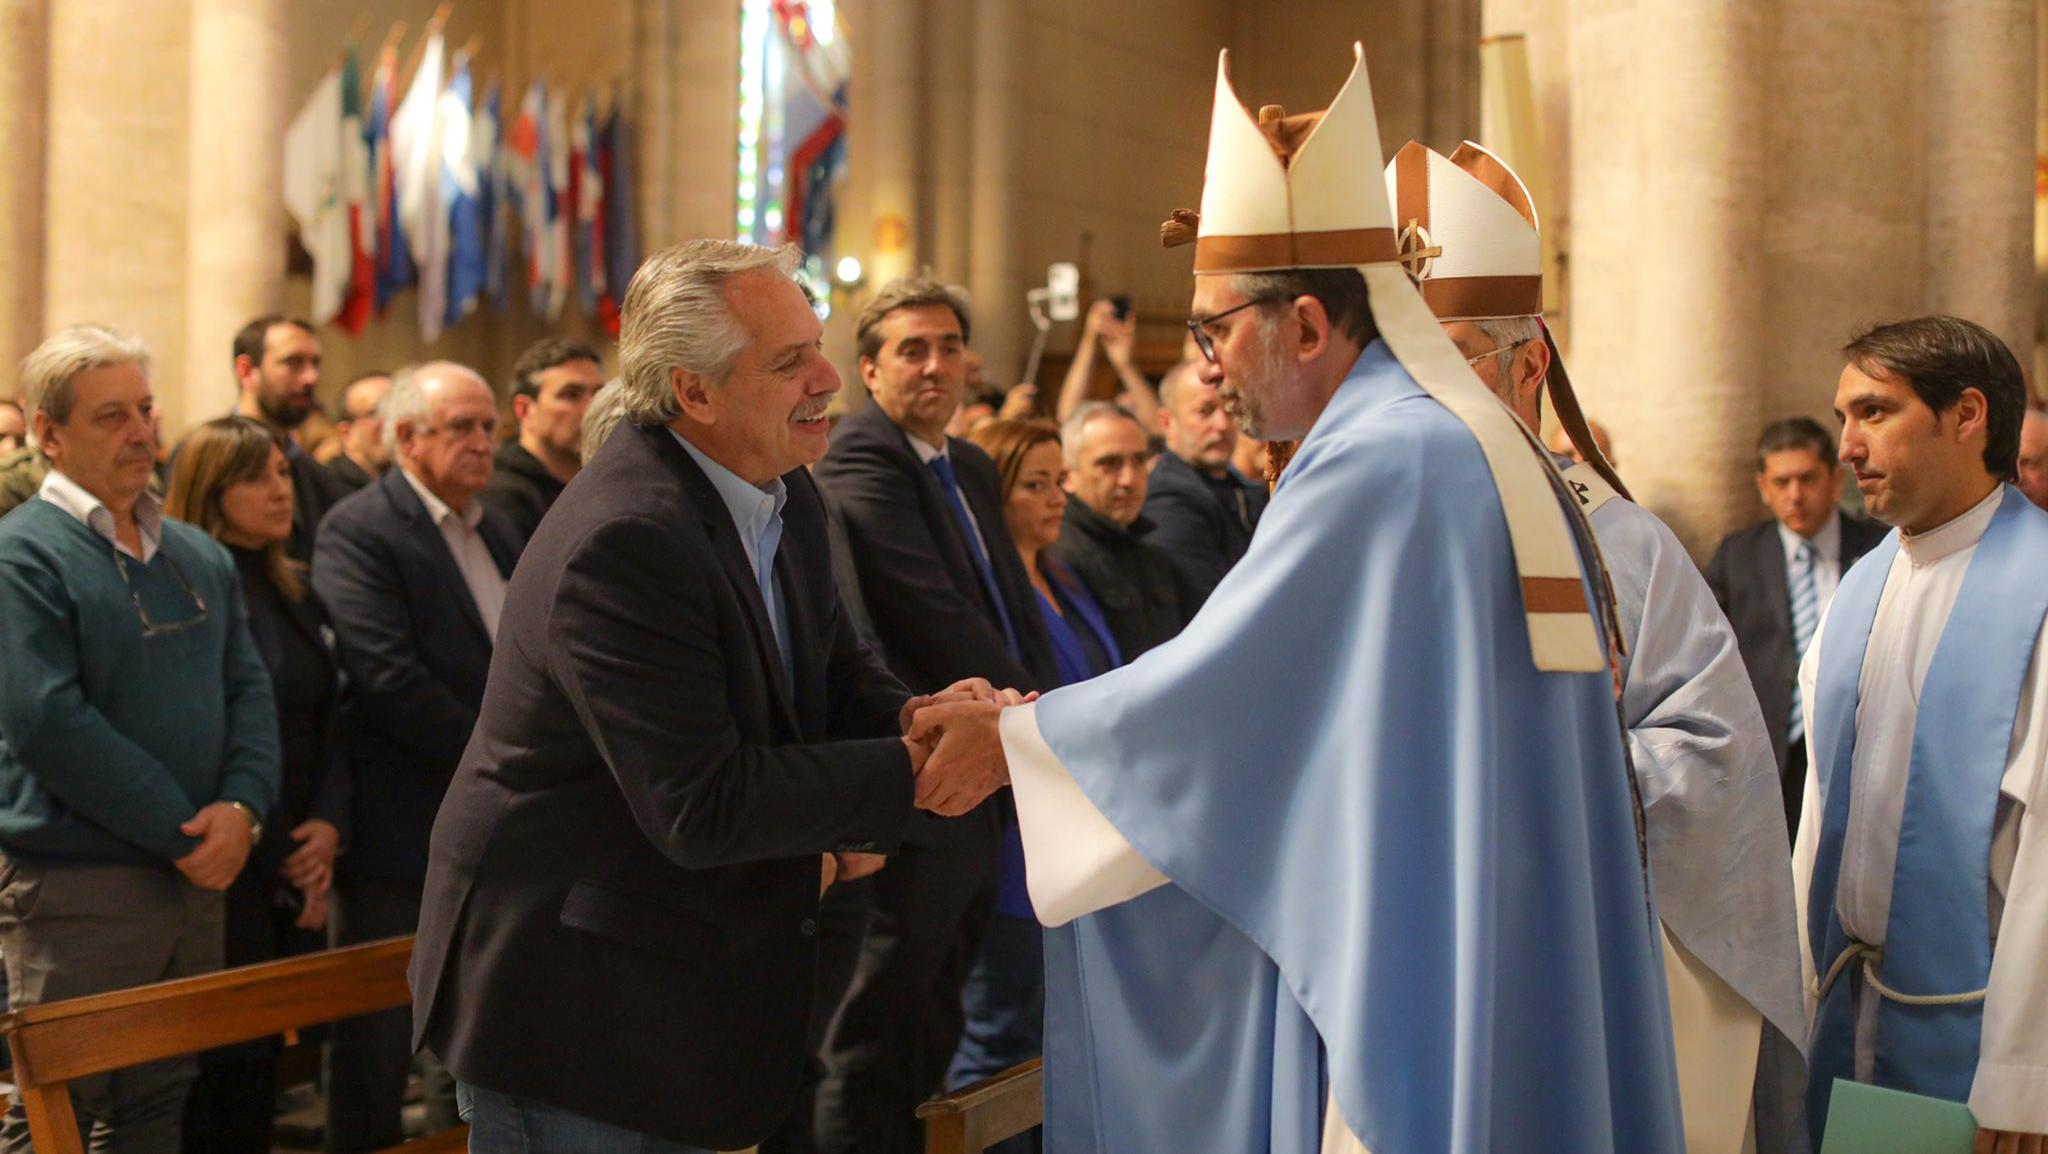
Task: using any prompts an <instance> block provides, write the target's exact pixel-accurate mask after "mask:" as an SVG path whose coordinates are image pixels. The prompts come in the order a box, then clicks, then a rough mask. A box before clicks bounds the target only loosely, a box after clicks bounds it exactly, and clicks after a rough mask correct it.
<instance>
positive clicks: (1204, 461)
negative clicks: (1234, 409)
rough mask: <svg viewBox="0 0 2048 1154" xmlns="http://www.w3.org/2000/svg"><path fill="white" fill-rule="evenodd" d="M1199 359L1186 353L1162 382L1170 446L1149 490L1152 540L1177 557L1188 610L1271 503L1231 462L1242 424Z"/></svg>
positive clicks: (1163, 427) (1162, 424) (1247, 542)
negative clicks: (1202, 371) (1201, 369)
mask: <svg viewBox="0 0 2048 1154" xmlns="http://www.w3.org/2000/svg"><path fill="white" fill-rule="evenodd" d="M1195 366H1196V362H1193V361H1183V362H1182V363H1180V364H1178V365H1175V366H1174V367H1173V368H1172V369H1171V370H1169V371H1168V372H1167V374H1166V377H1165V379H1163V380H1162V381H1160V382H1159V429H1160V432H1162V433H1163V434H1165V436H1166V452H1164V453H1162V454H1160V457H1159V461H1158V463H1157V464H1155V465H1154V466H1153V467H1152V479H1151V485H1150V489H1149V492H1148V495H1147V496H1146V498H1145V517H1146V519H1147V520H1149V521H1151V522H1152V526H1153V528H1152V537H1151V541H1152V543H1153V544H1154V545H1157V546H1159V547H1160V548H1161V549H1164V550H1166V553H1167V555H1168V556H1169V557H1172V558H1173V562H1174V565H1175V566H1176V567H1177V568H1178V570H1179V572H1180V575H1181V601H1182V607H1183V608H1184V609H1185V610H1186V612H1187V615H1188V616H1189V617H1193V616H1194V615H1195V611H1196V610H1197V609H1200V608H1201V607H1202V603H1203V602H1204V601H1207V600H1208V599H1209V594H1210V593H1211V592H1212V591H1214V590H1215V588H1216V586H1217V584H1218V583H1220V582H1221V581H1222V580H1223V575H1224V574H1226V573H1228V572H1230V567H1231V566H1232V565H1235V564H1237V559H1238V558H1239V557H1242V556H1244V551H1245V550H1246V549H1249V548H1251V543H1252V529H1253V528H1254V527H1255V526H1257V525H1258V523H1259V514H1261V513H1263V512H1265V510H1266V487H1265V486H1264V485H1263V484H1255V483H1253V482H1252V481H1250V480H1247V479H1246V478H1245V476H1244V474H1242V473H1240V472H1238V471H1237V469H1236V467H1235V466H1233V465H1232V464H1231V463H1230V454H1231V451H1232V450H1233V449H1235V448H1236V447H1237V436H1238V433H1237V426H1235V425H1233V424H1232V423H1231V421H1230V416H1229V414H1227V413H1225V412H1224V411H1223V402H1222V400H1221V399H1220V398H1218V397H1217V395H1216V386H1214V385H1211V384H1208V383H1205V382H1204V381H1203V380H1202V378H1201V374H1199V373H1197V372H1196V371H1195Z"/></svg>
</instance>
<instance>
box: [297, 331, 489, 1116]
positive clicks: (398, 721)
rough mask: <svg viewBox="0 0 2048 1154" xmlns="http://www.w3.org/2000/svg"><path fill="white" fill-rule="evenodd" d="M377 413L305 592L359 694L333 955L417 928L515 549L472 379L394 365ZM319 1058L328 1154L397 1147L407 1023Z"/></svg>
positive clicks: (372, 1029) (482, 393)
mask: <svg viewBox="0 0 2048 1154" xmlns="http://www.w3.org/2000/svg"><path fill="white" fill-rule="evenodd" d="M380 412H381V415H382V417H383V419H384V430H383V432H384V446H385V448H386V450H387V451H388V452H389V454H390V457H391V462H392V466H393V467H392V468H391V469H390V470H388V471H387V472H385V474H384V475H383V476H382V477H380V478H378V479H377V480H376V481H374V482H372V483H371V484H370V485H369V486H367V487H366V488H364V489H362V490H361V491H359V492H357V493H355V494H353V495H351V496H349V497H348V498H346V499H345V500H343V501H342V502H341V503H340V504H338V505H336V506H335V507H334V509H333V511H332V512H330V513H328V515H327V519H326V520H325V521H323V522H321V526H320V536H319V538H318V540H317V542H316V543H315V546H314V554H313V588H314V589H315V590H316V591H317V592H318V593H319V594H320V599H321V600H322V601H323V602H325V603H326V606H327V611H328V613H329V615H330V616H332V617H333V619H334V630H335V632H336V633H337V634H338V635H339V636H340V640H341V656H342V662H343V664H344V665H345V666H346V668H347V670H348V676H349V681H350V683H351V684H352V685H353V686H354V688H355V706H356V714H355V724H354V725H352V726H351V727H350V731H349V735H348V737H349V742H350V747H349V754H350V758H351V761H352V762H353V764H354V767H355V789H356V797H355V819H356V826H355V830H354V834H353V840H352V842H351V844H350V846H349V851H348V853H347V854H346V855H344V856H343V858H342V860H341V864H340V870H339V874H338V876H337V878H336V881H335V890H334V892H335V906H334V912H335V921H336V924H337V930H336V933H337V936H338V943H339V944H341V945H348V944H351V943H355V942H366V941H372V940H375V939H377V938H387V937H392V936H394V935H399V934H409V933H412V932H413V929H414V927H416V926H417V925H418V924H419V914H420V894H421V890H422V886H423V883H424V882H425V879H426V874H427V841H428V837H429V835H430V834H431V833H432V831H433V826H434V814H435V812H436V811H438V810H439V809H440V807H441V794H442V792H443V791H444V790H445V789H446V788H447V784H448V780H449V778H450V777H451V776H452V775H453V774H454V772H455V769H456V765H457V763H459V762H460V761H461V760H462V750H463V747H464V746H465V745H467V744H468V743H469V731H470V730H471V729H472V728H474V727H475V725H476V718H477V712H478V710H479V708H480V707H481V706H482V704H483V696H484V677H485V674H486V673H487V672H488V671H489V669H490V664H491V645H492V641H493V640H494V638H496V636H497V632H498V611H499V609H500V608H501V607H502V606H503V605H504V603H505V583H506V580H507V579H508V578H509V577H510V576H511V574H512V563H513V561H514V560H515V559H516V558H517V557H518V555H519V545H520V538H519V534H518V531H517V530H516V529H514V528H513V527H512V526H511V524H510V523H508V522H507V521H506V520H505V519H504V518H503V516H502V515H500V514H498V513H497V512H495V511H493V510H492V509H490V508H488V507H487V506H485V505H484V503H483V502H482V501H481V500H479V499H478V496H477V495H478V494H479V493H481V492H482V491H483V488H484V486H485V485H486V484H488V483H489V482H490V479H491V472H492V461H491V449H492V446H493V444H494V443H495V442H494V441H493V434H495V433H496V431H497V424H498V399H497V397H496V395H495V394H493V393H492V392H491V387H490V386H489V385H488V384H485V383H484V380H483V378H482V377H480V376H478V375H477V374H476V373H475V372H474V371H473V370H471V369H469V368H466V367H464V366H462V365H458V364H454V363H452V362H449V361H435V362H432V363H429V364H424V365H418V366H415V367H412V368H408V369H401V370H400V371H399V372H398V374H397V376H396V377H394V378H393V379H392V382H391V391H390V393H389V394H387V395H386V396H385V398H384V403H383V405H382V406H380ZM331 1061H332V1078H331V1086H330V1090H329V1099H328V1118H329V1122H328V1145H327V1148H328V1149H329V1150H331V1151H354V1150H381V1149H383V1148H385V1147H387V1146H396V1145H398V1143H399V1142H400V1141H401V1140H402V1139H403V1137H404V1135H403V1133H402V1132H401V1130H400V1127H399V1109H400V1107H401V1106H402V1105H403V1104H404V1099H405V1080H406V1074H407V1071H408V1070H409V1069H410V1067H411V1064H412V1015H411V1013H410V1012H409V1011H407V1010H404V1009H400V1010H393V1011H390V1012H388V1013H384V1014H373V1015H370V1016H368V1017H362V1018H351V1019H349V1020H347V1021H345V1022H343V1023H341V1024H340V1025H338V1026H336V1027H335V1031H334V1052H333V1057H332V1059H331ZM431 1081H432V1080H431V1079H430V1083H431ZM437 1104H438V1103H437V1102H435V1101H430V1102H429V1114H430V1118H429V1123H430V1128H432V1129H442V1128H446V1127H447V1126H453V1125H454V1123H455V1118H454V1110H453V1106H452V1102H451V1103H448V1104H446V1105H445V1106H444V1107H443V1108H442V1110H441V1112H440V1114H439V1116H438V1117H435V1116H432V1115H434V1114H435V1107H436V1106H437ZM433 1123H441V1125H432V1124H433Z"/></svg>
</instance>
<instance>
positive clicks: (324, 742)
mask: <svg viewBox="0 0 2048 1154" xmlns="http://www.w3.org/2000/svg"><path fill="white" fill-rule="evenodd" d="M164 515H165V516H167V517H175V518H177V519H179V520H181V521H187V522H190V523H191V524H193V525H196V526H198V527H199V528H201V529H204V530H205V531H206V532H207V534H208V535H209V536H211V537H213V538H214V539H215V540H216V541H219V542H220V543H221V544H222V545H224V546H226V548H227V550H228V552H229V553H230V554H231V555H232V556H233V557H234V559H235V568H236V570H237V571H238V573H239V575H240V577H241V587H242V607H243V609H244V611H245V612H246V613H247V614H248V618H249V633H250V636H251V637H252V638H254V640H255V642H256V649H257V652H258V653H260V654H261V655H262V657H263V664H264V666H265V667H266V668H268V669H269V670H270V679H271V689H272V691H273V693H274V695H275V697H276V699H277V713H278V731H279V739H280V740H279V749H280V752H281V754H282V760H283V774H282V784H281V787H280V790H279V794H278V801H277V805H276V807H275V808H273V809H272V810H271V813H270V821H269V822H268V823H267V824H268V826H269V828H268V829H267V830H265V836H263V837H262V838H261V839H260V840H259V841H258V842H257V844H256V847H255V849H254V850H252V851H251V852H250V854H249V861H248V864H247V865H245V866H244V867H243V868H242V873H241V876H239V877H237V878H236V879H235V883H234V885H233V886H231V887H230V888H229V889H228V895H227V925H226V946H227V950H226V955H227V959H226V960H227V964H228V965H230V966H245V965H249V964H252V963H255V962H262V961H269V960H271V959H274V958H279V957H285V956H288V955H291V954H299V953H307V952H310V951H313V950H318V949H321V948H323V947H324V946H325V945H326V938H325V935H324V931H325V929H326V926H327V895H328V889H329V887H330V886H331V884H332V882H333V876H334V858H335V855H336V854H337V853H339V852H340V848H341V843H342V841H343V834H342V831H343V830H345V829H346V828H347V820H348V806H349V773H348V766H347V762H346V760H345V759H344V758H343V756H342V753H341V746H340V741H339V730H338V719H339V714H340V711H341V690H342V679H341V666H340V663H339V660H338V658H337V656H336V654H335V651H334V631H333V630H332V629H331V628H330V627H329V626H328V622H327V614H326V612H325V610H323V609H322V608H321V606H320V602H319V601H318V599H317V598H315V597H314V596H313V591H312V589H311V587H310V586H309V585H308V584H307V582H306V576H305V568H304V566H302V565H300V564H299V563H298V562H297V561H295V560H293V559H292V558H291V556H290V554H289V553H288V552H287V551H286V549H287V544H288V542H289V541H290V538H291V534H292V474H291V465H290V464H289V462H288V461H287V460H286V457H285V447H284V443H283V441H282V440H281V439H280V438H279V436H278V435H277V434H276V433H273V432H272V431H271V430H270V429H269V428H268V427H266V426H264V425H263V424H261V423H259V422H257V421H253V420H250V419H249V418H247V417H222V418H221V419H219V420H215V421H208V422H207V423H205V424H203V425H201V426H199V427H198V428H196V429H194V430H192V432H191V433H190V434H188V435H187V436H186V438H185V440H184V443H183V444H181V445H180V446H179V448H178V453H177V456H176V459H175V462H174V464H173V466H172V469H171V483H170V491H169V495H168V497H167V499H166V500H165V502H164ZM275 1084H276V1053H275V1047H274V1045H273V1044H272V1043H270V1042H258V1043H251V1044H249V1045H247V1046H239V1047H230V1048H228V1049H224V1050H216V1051H213V1052H211V1053H209V1054H206V1055H205V1056H204V1057H203V1059H202V1063H201V1072H200V1077H199V1081H198V1083H197V1084H196V1085H195V1086H194V1087H193V1089H192V1096H191V1099H190V1101H189V1102H188V1104H187V1106H186V1115H185V1146H184V1148H185V1151H186V1154H198V1152H202V1151H203V1152H207V1154H212V1152H228V1151H238V1152H240V1151H246V1152H249V1154H258V1152H264V1154H267V1152H268V1151H269V1150H270V1148H271V1131H272V1127H273V1122H274V1118H275V1114H276V1109H275V1107H276V1097H277V1095H276V1089H275Z"/></svg>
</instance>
